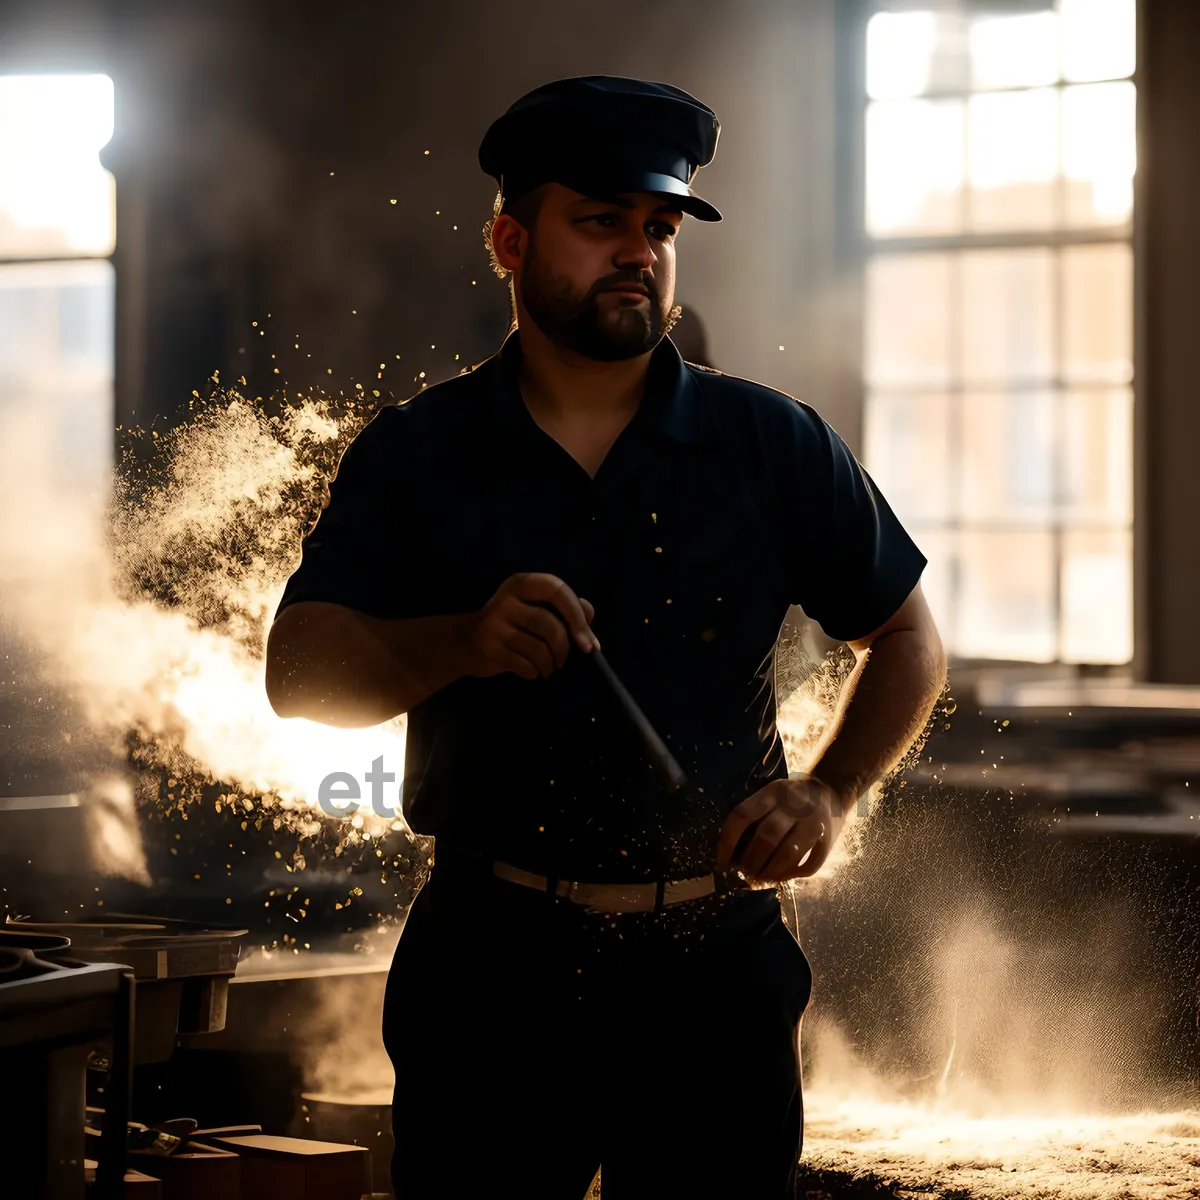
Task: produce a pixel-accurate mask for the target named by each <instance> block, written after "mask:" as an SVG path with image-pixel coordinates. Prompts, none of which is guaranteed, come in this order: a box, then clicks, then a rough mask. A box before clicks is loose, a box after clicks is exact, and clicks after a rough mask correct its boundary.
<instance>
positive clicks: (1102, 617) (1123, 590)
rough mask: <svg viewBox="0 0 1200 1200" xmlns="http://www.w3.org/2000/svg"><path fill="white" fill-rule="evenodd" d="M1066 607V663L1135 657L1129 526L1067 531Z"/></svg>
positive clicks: (1063, 599)
mask: <svg viewBox="0 0 1200 1200" xmlns="http://www.w3.org/2000/svg"><path fill="white" fill-rule="evenodd" d="M1062 605H1063V613H1062V637H1063V648H1062V657H1063V659H1064V660H1065V661H1066V662H1095V663H1123V662H1128V661H1129V660H1130V659H1131V658H1132V657H1133V544H1132V538H1131V537H1130V534H1129V533H1128V532H1127V531H1126V530H1095V531H1090V530H1089V531H1086V532H1085V531H1078V532H1068V533H1066V534H1064V536H1063V560H1062Z"/></svg>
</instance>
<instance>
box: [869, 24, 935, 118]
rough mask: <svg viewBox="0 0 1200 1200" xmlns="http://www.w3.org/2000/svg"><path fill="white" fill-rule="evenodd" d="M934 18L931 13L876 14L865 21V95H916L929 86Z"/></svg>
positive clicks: (881, 96) (880, 96)
mask: <svg viewBox="0 0 1200 1200" xmlns="http://www.w3.org/2000/svg"><path fill="white" fill-rule="evenodd" d="M935 21H936V18H935V17H934V15H933V13H931V12H907V13H876V14H875V15H874V16H873V17H872V18H871V19H870V21H868V22H867V94H868V95H869V96H873V97H875V98H877V99H881V98H884V97H891V96H919V95H920V94H921V93H922V92H923V91H925V89H926V87H927V86H928V84H929V72H930V68H931V66H932V62H933V45H934V36H935V33H936V25H935Z"/></svg>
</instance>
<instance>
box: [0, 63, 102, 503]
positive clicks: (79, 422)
mask: <svg viewBox="0 0 1200 1200" xmlns="http://www.w3.org/2000/svg"><path fill="white" fill-rule="evenodd" d="M112 132H113V85H112V81H111V80H110V79H109V78H108V77H107V76H105V75H45V76H42V75H8V76H0V440H2V441H3V443H4V448H5V451H6V455H5V461H6V462H16V463H17V464H18V465H19V467H20V469H21V470H23V471H25V472H28V473H32V472H36V473H37V478H36V479H31V480H30V481H29V482H30V483H31V484H32V483H38V484H41V483H50V484H52V486H53V491H52V492H51V493H50V494H52V495H54V496H57V497H61V498H62V499H63V500H64V501H65V502H66V503H69V504H74V505H76V506H77V508H78V513H77V515H78V516H79V517H85V516H90V517H92V518H95V519H98V518H99V516H100V514H101V512H102V505H103V503H104V502H105V501H106V500H107V496H108V486H109V480H110V479H111V473H112V444H113V398H112V386H113V340H114V339H113V324H114V322H113V268H112V264H111V262H110V261H109V259H108V257H107V256H108V255H109V254H110V253H111V252H112V249H113V237H114V232H113V231H114V212H115V205H114V199H113V181H112V177H111V176H110V175H109V174H108V172H107V171H105V169H104V168H103V167H102V166H101V165H100V159H99V152H100V149H101V148H102V147H103V146H104V145H105V143H106V142H108V140H109V139H110V138H111V136H112ZM9 456H12V457H11V458H10V457H9Z"/></svg>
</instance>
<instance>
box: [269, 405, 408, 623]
mask: <svg viewBox="0 0 1200 1200" xmlns="http://www.w3.org/2000/svg"><path fill="white" fill-rule="evenodd" d="M404 426H405V422H404V420H403V414H402V413H401V412H400V410H399V409H397V408H395V407H394V406H389V407H387V408H384V409H382V410H381V411H380V412H378V413H376V415H375V416H374V417H373V418H372V419H371V421H369V422H368V423H367V425H366V426H364V428H363V429H362V430H361V431H360V432H359V434H358V436H357V437H355V439H354V440H353V441H352V442H351V443H350V445H349V446H347V447H346V449H345V451H344V452H343V454H342V457H341V460H340V462H339V463H338V468H337V472H336V474H335V475H334V477H333V479H332V480H331V481H330V483H329V495H328V499H327V501H326V503H325V507H324V508H323V509H322V511H321V514H320V516H319V517H318V518H317V521H316V524H315V525H314V526H313V528H312V529H311V530H310V532H309V534H308V536H307V537H306V538H305V539H304V542H303V544H302V551H301V559H300V565H299V566H298V567H297V568H296V570H295V571H294V572H293V573H292V576H291V578H289V579H288V581H287V586H286V587H285V588H284V592H283V598H282V599H281V600H280V602H279V608H278V609H277V611H276V615H277V616H278V614H279V613H280V612H282V611H283V610H284V609H285V608H286V607H287V606H288V605H290V604H296V603H299V602H300V601H311V600H319V601H324V602H326V603H329V604H341V605H344V606H345V607H347V608H353V609H356V610H358V611H359V612H363V613H366V614H368V615H369V616H373V617H383V618H397V617H413V616H421V615H426V611H427V610H426V601H427V593H428V587H427V586H426V585H427V583H428V580H427V578H426V576H427V575H428V564H427V562H426V561H425V555H424V554H423V552H422V549H421V547H422V544H423V542H424V529H423V521H422V519H421V514H420V511H419V508H417V507H416V506H415V505H414V504H413V503H412V502H411V500H412V497H414V496H418V495H420V494H421V487H420V481H419V480H416V479H414V478H413V476H412V472H411V470H410V469H409V468H408V466H407V464H409V463H411V462H413V461H414V460H418V456H417V455H414V454H413V453H412V448H411V447H410V446H409V445H408V440H409V436H410V435H409V432H408V430H406V429H405V428H404Z"/></svg>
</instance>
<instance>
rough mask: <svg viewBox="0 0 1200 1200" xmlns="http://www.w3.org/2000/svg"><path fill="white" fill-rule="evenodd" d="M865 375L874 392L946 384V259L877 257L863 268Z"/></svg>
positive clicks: (947, 335)
mask: <svg viewBox="0 0 1200 1200" xmlns="http://www.w3.org/2000/svg"><path fill="white" fill-rule="evenodd" d="M866 308H867V318H866V343H867V344H866V355H865V358H866V375H867V379H868V380H869V381H870V382H871V383H872V384H873V385H874V386H877V387H881V388H887V387H907V386H917V387H932V388H940V387H945V386H946V384H948V383H949V381H950V332H949V316H950V256H949V255H946V254H904V255H899V254H897V255H891V254H887V255H880V256H878V257H876V258H873V259H872V260H871V261H870V263H869V264H868V266H867V304H866Z"/></svg>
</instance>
